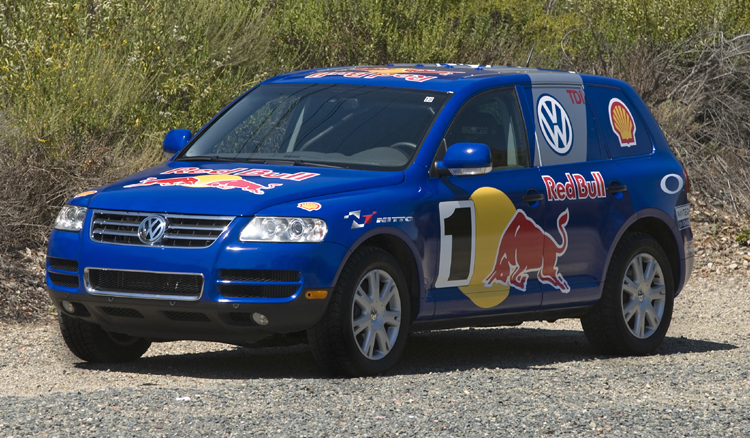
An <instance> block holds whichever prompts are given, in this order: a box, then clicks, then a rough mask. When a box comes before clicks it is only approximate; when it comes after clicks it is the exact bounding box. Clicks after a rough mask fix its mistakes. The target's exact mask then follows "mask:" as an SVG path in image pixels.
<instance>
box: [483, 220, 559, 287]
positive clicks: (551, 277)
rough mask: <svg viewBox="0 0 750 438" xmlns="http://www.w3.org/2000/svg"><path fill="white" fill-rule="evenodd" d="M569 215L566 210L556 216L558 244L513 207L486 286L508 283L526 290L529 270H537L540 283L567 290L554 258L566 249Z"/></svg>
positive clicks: (486, 279) (486, 280)
mask: <svg viewBox="0 0 750 438" xmlns="http://www.w3.org/2000/svg"><path fill="white" fill-rule="evenodd" d="M568 216H569V213H568V210H567V209H566V210H565V211H564V212H562V213H560V216H559V217H558V218H557V231H558V232H559V233H560V236H562V241H561V242H560V243H557V242H555V239H554V238H553V237H552V236H550V235H549V234H548V233H546V232H545V231H544V230H543V229H542V227H540V226H539V225H537V223H536V222H534V221H533V220H532V219H530V218H529V217H528V216H526V213H525V212H524V211H523V210H516V214H515V215H514V216H513V219H512V220H511V221H510V223H509V224H508V226H507V227H506V228H505V231H503V235H502V237H500V245H499V246H498V248H497V257H495V268H494V269H493V270H492V272H491V273H490V275H488V276H487V278H485V279H484V284H485V286H488V287H489V286H492V284H493V283H500V284H502V285H507V284H508V283H510V285H511V286H513V287H515V288H516V289H518V290H522V291H525V290H526V281H527V280H528V279H529V272H533V271H536V272H537V278H538V279H539V282H540V283H544V284H549V285H551V286H553V287H554V288H555V289H558V290H559V291H560V292H562V293H568V292H570V286H568V283H567V282H566V281H565V279H564V278H563V276H562V275H560V273H559V272H557V258H558V257H560V256H561V255H563V254H565V251H567V249H568V233H567V231H565V226H566V225H568Z"/></svg>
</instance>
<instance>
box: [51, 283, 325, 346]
mask: <svg viewBox="0 0 750 438" xmlns="http://www.w3.org/2000/svg"><path fill="white" fill-rule="evenodd" d="M47 291H48V292H49V295H50V298H51V299H52V302H53V303H54V304H55V306H56V307H57V309H58V311H59V312H64V313H66V314H68V315H70V316H73V317H76V318H80V319H83V320H86V321H90V322H92V323H94V324H98V325H100V326H101V327H102V328H103V329H104V330H105V331H108V332H114V333H123V334H127V335H131V336H137V337H143V338H146V339H148V340H151V341H157V342H158V341H177V340H196V341H214V342H223V343H228V344H237V345H247V344H251V343H253V342H256V341H259V340H261V339H263V338H266V337H268V336H271V335H273V334H281V333H292V332H297V331H301V330H305V329H307V328H310V327H312V326H313V325H315V323H317V322H318V320H319V319H320V318H321V317H322V316H323V313H324V312H325V310H326V307H327V305H328V299H330V293H329V294H328V296H329V298H327V299H324V300H309V299H307V298H306V297H305V294H299V296H297V297H296V299H294V300H293V301H291V302H288V303H284V304H278V303H249V304H248V303H213V302H205V301H203V302H202V301H198V302H187V303H186V302H180V301H162V300H143V299H134V298H116V297H97V296H92V295H89V294H83V293H78V294H77V293H67V292H60V291H57V290H54V289H50V288H47ZM63 301H68V302H69V303H71V304H73V306H74V307H75V311H74V312H68V311H66V310H65V309H64V308H63V306H62V302H63ZM254 313H259V314H262V315H264V316H265V317H266V318H267V319H268V324H267V325H259V324H258V323H257V322H255V321H254V319H253V314H254Z"/></svg>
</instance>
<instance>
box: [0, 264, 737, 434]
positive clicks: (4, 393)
mask: <svg viewBox="0 0 750 438" xmlns="http://www.w3.org/2000/svg"><path fill="white" fill-rule="evenodd" d="M696 274H698V275H701V273H700V271H699V272H697V273H696ZM0 326H1V329H2V335H0V344H2V352H0V370H1V371H2V372H1V373H0V379H2V380H0V406H2V413H1V414H0V436H3V437H10V436H13V437H27V436H45V437H53V436H60V437H62V436H76V437H78V436H92V437H94V436H96V437H99V436H101V437H120V436H123V437H150V436H157V437H162V436H164V437H174V436H199V435H219V434H222V435H226V436H300V437H318V436H352V435H361V436H446V437H448V436H459V437H474V436H500V435H502V436H545V437H546V436H628V437H631V436H647V437H653V436H706V437H716V436H732V437H737V436H750V396H748V389H750V377H749V376H750V287H749V286H748V274H747V271H745V272H738V271H733V272H731V273H729V274H727V275H716V274H713V275H711V274H709V275H708V276H707V277H702V278H693V279H692V280H691V282H690V284H689V285H688V287H687V288H686V290H685V291H683V293H682V295H680V296H679V297H678V298H677V300H676V303H675V317H674V320H673V322H672V326H671V328H670V331H669V333H668V335H667V339H665V341H664V343H663V345H662V347H660V349H659V350H658V352H657V354H655V355H652V356H647V357H635V358H611V357H597V356H595V355H594V354H593V353H592V352H591V350H590V348H589V346H588V344H587V343H586V339H585V338H584V336H583V332H582V331H581V328H580V323H579V322H578V321H575V320H564V321H558V322H557V323H554V324H549V323H525V324H523V325H522V326H520V327H514V328H497V329H476V330H446V331H438V332H430V333H418V334H414V335H412V336H411V338H410V340H409V344H408V345H407V350H406V352H405V355H404V357H403V358H402V360H401V362H400V363H399V365H398V366H397V367H396V368H395V369H394V370H393V371H392V372H391V373H389V374H388V375H386V376H381V377H377V378H363V379H328V378H325V376H323V375H322V374H321V373H320V372H319V371H318V370H317V368H316V366H315V363H314V361H313V358H312V355H311V354H310V352H309V350H308V348H307V346H305V345H298V346H293V347H285V348H260V349H246V348H237V347H233V346H226V345H222V344H213V343H197V342H175V343H167V344H155V345H153V346H152V347H151V349H150V350H149V352H148V353H147V354H146V356H144V358H143V359H141V360H140V361H137V362H134V363H130V364H125V365H109V366H101V365H90V364H86V363H83V362H81V361H79V360H77V359H76V358H75V357H73V356H72V355H71V354H70V353H69V352H68V351H67V348H66V347H65V345H64V343H63V341H62V339H61V338H60V336H59V334H58V329H57V325H56V322H55V320H54V319H53V318H52V317H49V318H48V319H46V320H43V321H41V322H37V323H34V324H5V323H4V324H0Z"/></svg>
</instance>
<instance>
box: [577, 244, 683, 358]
mask: <svg viewBox="0 0 750 438" xmlns="http://www.w3.org/2000/svg"><path fill="white" fill-rule="evenodd" d="M645 274H648V275H647V278H645V279H643V280H641V279H642V278H643V277H644V275H645ZM648 277H650V279H649V278H648ZM673 306H674V279H673V277H672V268H671V266H670V264H669V259H668V258H667V255H666V253H665V252H664V250H663V249H662V247H661V246H660V245H659V243H658V242H657V241H656V240H655V239H654V238H653V237H651V236H649V235H648V234H644V233H630V234H626V235H625V236H624V237H623V238H622V240H621V241H620V243H619V244H618V245H617V248H616V249H615V252H614V253H613V254H612V260H611V261H610V263H609V268H608V269H607V277H606V279H605V280H604V290H603V291H602V297H601V299H600V300H599V303H597V304H596V306H594V309H593V310H592V312H591V313H589V314H588V315H586V316H585V317H583V318H581V325H582V326H583V331H584V333H585V334H586V338H587V339H588V341H589V343H590V344H591V346H592V347H593V348H594V350H595V351H596V352H597V353H600V354H606V355H617V356H631V355H645V354H650V353H653V352H654V350H656V349H657V348H658V347H659V345H660V344H661V342H662V340H664V337H665V336H666V334H667V330H668V329H669V323H670V322H671V320H672V308H673Z"/></svg>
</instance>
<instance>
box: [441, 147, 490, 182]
mask: <svg viewBox="0 0 750 438" xmlns="http://www.w3.org/2000/svg"><path fill="white" fill-rule="evenodd" d="M437 167H438V169H448V171H450V173H451V175H458V176H464V175H484V174H485V173H488V172H490V171H492V154H491V153H490V148H489V146H487V145H486V144H484V143H454V144H452V145H451V146H450V147H449V148H448V150H447V151H446V152H445V157H444V158H443V161H438V163H437Z"/></svg>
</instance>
